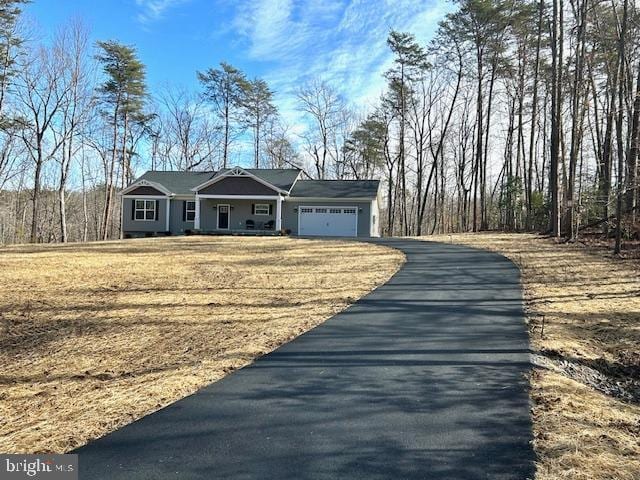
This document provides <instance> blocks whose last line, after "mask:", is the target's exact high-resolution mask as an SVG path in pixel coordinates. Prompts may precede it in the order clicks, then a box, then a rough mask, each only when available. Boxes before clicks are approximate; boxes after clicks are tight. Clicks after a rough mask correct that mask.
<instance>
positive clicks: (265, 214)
mask: <svg viewBox="0 0 640 480" xmlns="http://www.w3.org/2000/svg"><path fill="white" fill-rule="evenodd" d="M259 207H266V210H267V213H258V208H259ZM263 210H264V208H263ZM270 210H271V205H269V204H268V203H256V204H255V207H253V212H254V213H253V214H254V215H260V216H263V217H264V216H266V217H268V216H269V211H270Z"/></svg>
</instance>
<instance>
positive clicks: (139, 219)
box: [133, 198, 158, 222]
mask: <svg viewBox="0 0 640 480" xmlns="http://www.w3.org/2000/svg"><path fill="white" fill-rule="evenodd" d="M138 202H144V208H143V209H140V208H138V205H137V203H138ZM147 202H152V203H153V210H151V209H148V208H147ZM157 206H158V205H157V203H156V200H150V199H148V198H136V199H135V201H134V203H133V221H134V222H157V220H156V211H157V208H156V207H157ZM138 211H142V212H144V218H136V217H137V215H136V213H137V212H138ZM147 212H153V218H151V219H148V218H147Z"/></svg>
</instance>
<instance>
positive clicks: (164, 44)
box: [25, 0, 453, 124]
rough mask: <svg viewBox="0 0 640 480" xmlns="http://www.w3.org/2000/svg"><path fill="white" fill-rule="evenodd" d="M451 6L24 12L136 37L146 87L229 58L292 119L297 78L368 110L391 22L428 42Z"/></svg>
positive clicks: (206, 1) (247, 0) (62, 7)
mask: <svg viewBox="0 0 640 480" xmlns="http://www.w3.org/2000/svg"><path fill="white" fill-rule="evenodd" d="M452 8H453V6H452V5H451V3H450V2H448V1H447V0H304V1H302V0H300V1H294V0H34V1H33V3H32V4H31V5H29V6H27V7H26V8H25V11H26V13H27V15H28V16H30V17H32V19H33V20H34V21H35V22H37V23H38V24H39V25H40V26H41V28H42V29H43V30H44V32H52V31H54V30H55V28H56V27H57V26H59V25H61V24H63V23H64V22H65V21H67V20H68V19H69V18H71V17H80V18H82V19H83V20H84V21H85V23H86V24H87V25H88V27H89V28H90V29H91V32H92V38H93V40H99V39H102V40H105V39H116V40H119V41H122V42H124V43H128V44H133V45H135V46H136V47H137V49H138V52H139V55H140V58H141V59H142V61H143V62H144V63H145V64H146V65H147V73H148V81H149V85H150V87H151V90H152V91H153V90H154V89H155V88H157V87H160V86H162V85H164V84H169V85H176V86H183V87H187V88H194V89H197V88H198V87H199V86H198V83H197V80H196V75H195V72H196V70H204V69H206V68H208V67H211V66H216V65H217V64H218V63H219V62H220V61H222V60H224V61H227V62H229V63H231V64H233V65H235V66H236V67H238V68H240V69H242V70H243V71H244V72H245V73H247V75H248V76H250V77H255V76H259V77H263V78H265V79H266V80H267V81H268V82H269V84H270V85H271V86H272V88H273V89H274V90H275V91H276V100H277V103H278V106H279V107H280V109H281V111H282V112H283V114H284V116H285V119H286V120H287V122H288V123H290V124H296V123H297V121H298V120H297V118H296V115H297V114H296V112H295V89H296V87H297V86H298V85H299V84H300V83H301V82H304V81H305V80H306V79H308V78H311V77H319V78H322V79H324V80H326V81H328V82H329V83H331V84H332V85H333V86H334V87H336V88H337V89H338V90H339V91H340V92H341V93H342V94H343V95H344V96H345V97H346V98H347V99H348V100H349V101H351V102H352V103H354V104H355V105H356V106H358V107H361V108H367V107H368V106H370V105H371V104H373V102H374V101H375V99H376V98H377V97H378V96H379V95H380V93H381V92H382V90H383V88H384V80H383V79H382V73H383V72H384V71H385V70H386V69H387V68H388V67H389V65H390V62H391V55H390V54H389V52H388V49H387V48H386V45H385V40H386V36H387V34H388V32H389V30H390V29H392V28H393V29H397V30H403V31H410V32H412V33H414V34H415V35H416V36H417V38H418V39H419V40H421V41H423V42H425V43H426V41H428V40H429V39H430V38H431V36H432V34H433V32H434V31H435V29H436V28H437V24H438V22H439V21H440V20H441V19H442V18H443V17H444V15H445V14H446V13H447V12H448V11H451V10H452Z"/></svg>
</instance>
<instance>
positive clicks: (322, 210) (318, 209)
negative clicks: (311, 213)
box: [316, 208, 327, 213]
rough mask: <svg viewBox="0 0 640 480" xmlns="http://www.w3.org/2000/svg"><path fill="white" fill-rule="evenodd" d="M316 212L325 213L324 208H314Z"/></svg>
mask: <svg viewBox="0 0 640 480" xmlns="http://www.w3.org/2000/svg"><path fill="white" fill-rule="evenodd" d="M316 213H327V209H326V208H316Z"/></svg>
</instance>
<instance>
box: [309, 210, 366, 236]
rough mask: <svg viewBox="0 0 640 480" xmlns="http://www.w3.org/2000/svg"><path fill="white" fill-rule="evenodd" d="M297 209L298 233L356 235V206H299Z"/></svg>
mask: <svg viewBox="0 0 640 480" xmlns="http://www.w3.org/2000/svg"><path fill="white" fill-rule="evenodd" d="M299 210H300V211H299V214H298V234H299V235H322V236H327V237H356V236H358V209H357V208H356V207H300V209H299Z"/></svg>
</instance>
